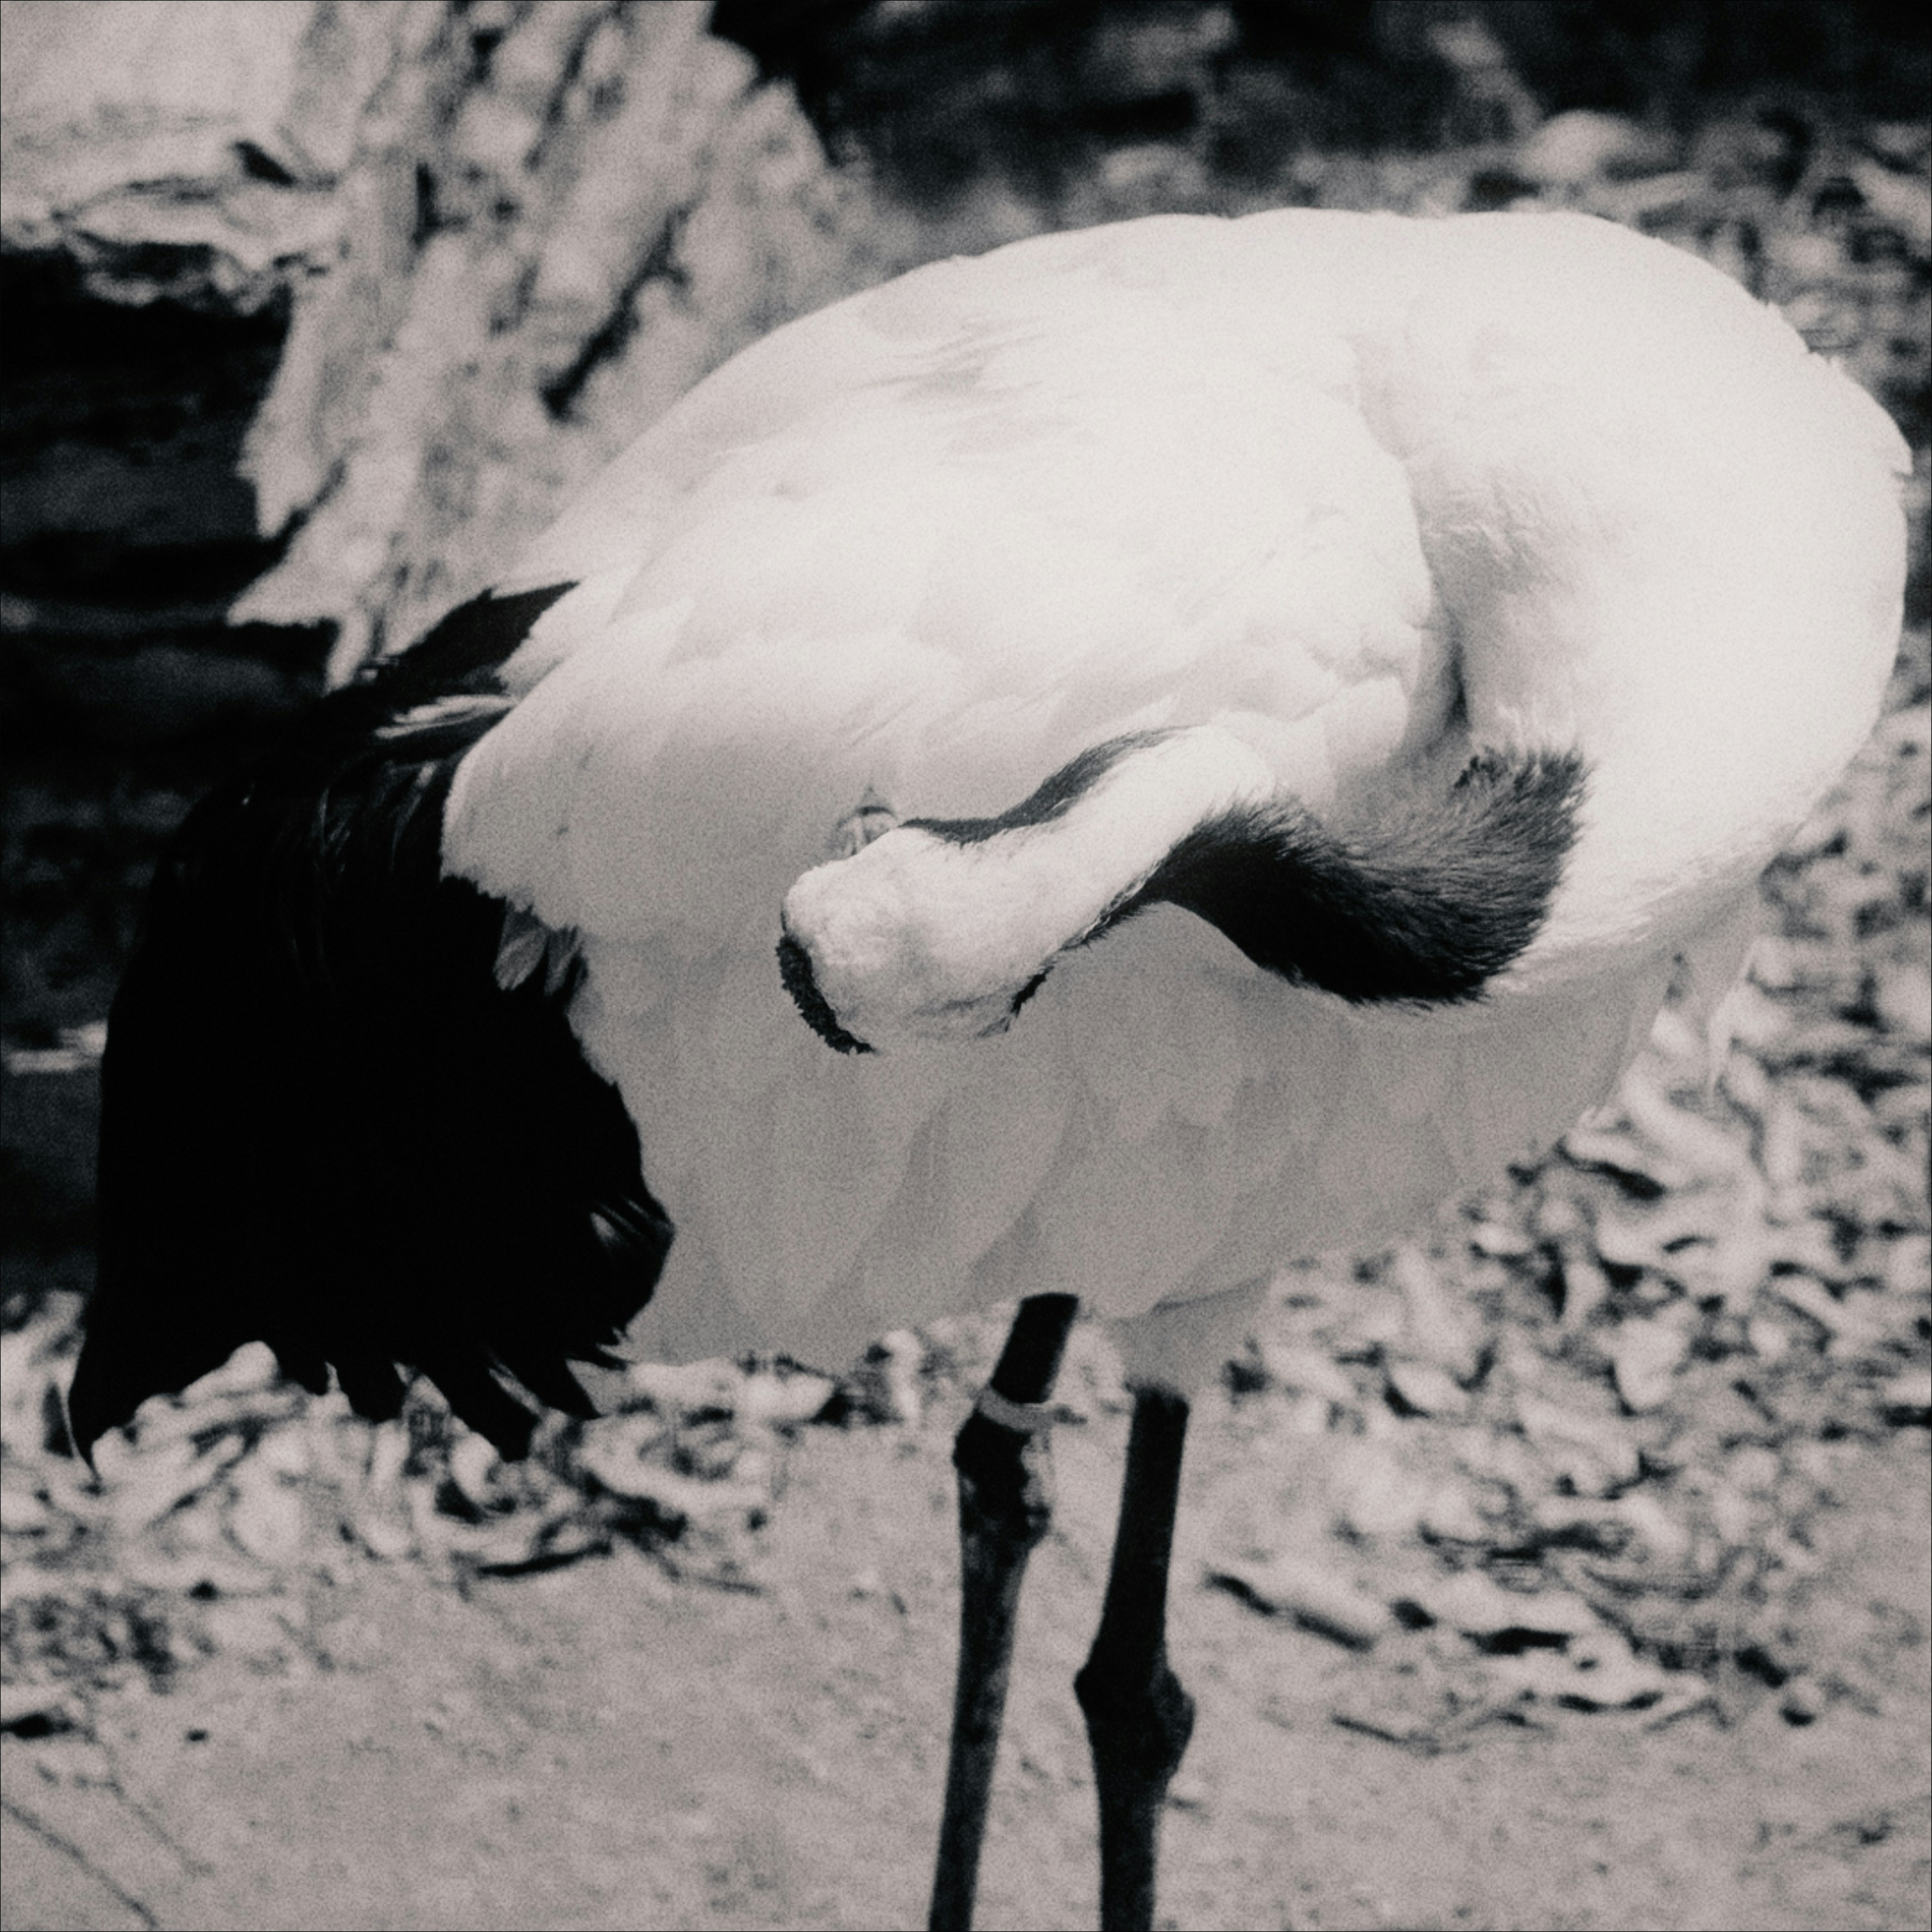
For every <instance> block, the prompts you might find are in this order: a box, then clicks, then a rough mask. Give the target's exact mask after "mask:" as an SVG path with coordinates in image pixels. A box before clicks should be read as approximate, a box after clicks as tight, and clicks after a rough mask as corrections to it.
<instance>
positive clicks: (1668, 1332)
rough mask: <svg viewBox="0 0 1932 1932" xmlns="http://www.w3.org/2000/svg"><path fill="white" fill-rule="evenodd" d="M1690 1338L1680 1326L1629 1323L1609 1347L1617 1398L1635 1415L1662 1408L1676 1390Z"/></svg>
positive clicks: (1670, 1323)
mask: <svg viewBox="0 0 1932 1932" xmlns="http://www.w3.org/2000/svg"><path fill="white" fill-rule="evenodd" d="M1689 1349H1690V1338H1689V1337H1688V1336H1687V1335H1686V1334H1685V1331H1684V1328H1683V1326H1682V1324H1681V1323H1679V1322H1667V1321H1655V1322H1643V1321H1626V1322H1623V1323H1622V1324H1621V1325H1619V1327H1618V1328H1617V1329H1616V1331H1615V1332H1614V1333H1613V1334H1612V1335H1611V1337H1610V1340H1609V1342H1608V1343H1607V1352H1608V1354H1609V1355H1610V1370H1611V1373H1612V1375H1613V1377H1614V1379H1615V1380H1616V1385H1617V1394H1619V1396H1620V1397H1622V1399H1623V1404H1624V1406H1625V1408H1626V1409H1628V1410H1629V1411H1630V1412H1631V1414H1632V1415H1643V1413H1644V1412H1646V1410H1649V1409H1660V1408H1661V1407H1662V1406H1663V1405H1664V1403H1666V1402H1667V1401H1668V1400H1670V1394H1671V1391H1672V1390H1673V1388H1675V1387H1676V1382H1677V1371H1678V1370H1679V1368H1681V1367H1682V1366H1683V1363H1684V1358H1685V1355H1687V1354H1688V1352H1689Z"/></svg>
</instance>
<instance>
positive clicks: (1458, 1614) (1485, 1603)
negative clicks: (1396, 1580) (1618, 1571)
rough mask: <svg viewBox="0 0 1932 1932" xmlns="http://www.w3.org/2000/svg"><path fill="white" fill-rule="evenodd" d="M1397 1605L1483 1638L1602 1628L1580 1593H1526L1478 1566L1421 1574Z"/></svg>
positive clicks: (1552, 1635) (1556, 1635)
mask: <svg viewBox="0 0 1932 1932" xmlns="http://www.w3.org/2000/svg"><path fill="white" fill-rule="evenodd" d="M1397 1606H1398V1608H1402V1607H1407V1608H1408V1609H1409V1610H1411V1611H1412V1612H1420V1613H1421V1614H1422V1615H1423V1616H1425V1617H1427V1619H1429V1621H1430V1622H1432V1623H1438V1624H1442V1625H1446V1626H1447V1627H1448V1628H1449V1629H1451V1630H1454V1631H1461V1632H1462V1634H1463V1635H1464V1636H1465V1637H1475V1638H1476V1639H1478V1640H1480V1641H1481V1642H1484V1643H1496V1641H1497V1640H1499V1639H1500V1638H1503V1637H1508V1636H1510V1635H1512V1634H1517V1635H1529V1636H1534V1637H1541V1638H1544V1639H1546V1640H1558V1639H1561V1640H1565V1641H1567V1640H1569V1639H1570V1638H1572V1637H1579V1636H1582V1635H1583V1634H1586V1633H1592V1632H1596V1631H1600V1630H1601V1628H1602V1625H1601V1624H1600V1623H1599V1622H1598V1617H1597V1613H1595V1611H1594V1610H1592V1609H1591V1608H1590V1607H1589V1604H1586V1603H1585V1602H1584V1601H1583V1598H1580V1597H1577V1596H1573V1595H1571V1594H1570V1593H1569V1592H1568V1591H1558V1590H1540V1591H1538V1592H1535V1594H1534V1595H1528V1594H1526V1593H1524V1592H1522V1591H1519V1590H1510V1589H1505V1588H1504V1587H1503V1586H1502V1584H1500V1583H1498V1582H1496V1580H1495V1579H1494V1578H1493V1577H1490V1576H1487V1575H1486V1574H1484V1572H1483V1571H1480V1570H1464V1571H1459V1572H1457V1574H1455V1575H1454V1576H1453V1577H1429V1578H1427V1579H1425V1580H1423V1581H1421V1582H1420V1583H1417V1584H1415V1585H1414V1586H1412V1587H1411V1588H1410V1589H1409V1590H1407V1591H1406V1592H1404V1593H1403V1595H1402V1596H1401V1597H1400V1598H1398V1599H1397Z"/></svg>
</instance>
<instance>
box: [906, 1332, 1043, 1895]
mask: <svg viewBox="0 0 1932 1932" xmlns="http://www.w3.org/2000/svg"><path fill="white" fill-rule="evenodd" d="M1078 1307H1079V1302H1078V1301H1076V1299H1075V1298H1074V1297H1073V1296H1072V1295H1033V1296H1030V1297H1029V1298H1028V1299H1027V1300H1026V1301H1023V1302H1022V1303H1021V1304H1020V1310H1019V1314H1018V1315H1017V1316H1016V1317H1015V1318H1014V1320H1013V1328H1012V1330H1011V1331H1010V1333H1009V1334H1008V1335H1007V1345H1006V1346H1005V1348H1004V1349H1002V1350H1001V1352H1000V1360H999V1364H998V1367H995V1370H993V1374H992V1379H991V1380H990V1381H989V1382H988V1383H987V1385H986V1391H984V1392H983V1393H982V1394H981V1396H980V1403H979V1406H977V1407H976V1408H975V1409H974V1411H973V1413H972V1414H971V1415H969V1416H968V1418H966V1420H965V1423H964V1424H962V1426H961V1427H960V1430H959V1436H958V1438H957V1439H956V1441H955V1442H954V1443H953V1468H954V1469H956V1470H957V1471H958V1472H959V1559H960V1592H959V1681H958V1683H957V1685H956V1688H955V1690H954V1693H953V1745H952V1750H951V1752H950V1756H949V1758H948V1760H947V1768H946V1809H945V1812H944V1815H943V1817H941V1821H940V1827H939V1861H938V1869H937V1870H935V1873H934V1876H933V1881H932V1917H931V1920H930V1923H931V1924H932V1927H933V1932H965V1928H966V1927H968V1926H970V1925H971V1924H972V1922H973V1894H974V1888H975V1887H976V1886H977V1884H978V1882H979V1877H980V1843H981V1841H982V1840H983V1838H985V1836H986V1805H987V1800H988V1799H989V1797H990V1796H991V1795H992V1788H993V1760H994V1759H995V1757H996V1756H997V1755H998V1752H999V1748H1000V1720H1001V1717H1002V1716H1003V1715H1004V1712H1005V1710H1006V1703H1007V1678H1008V1676H1009V1675H1010V1670H1011V1667H1012V1664H1013V1617H1014V1613H1015V1612H1016V1610H1017V1609H1018V1608H1019V1599H1020V1583H1021V1580H1022V1578H1023V1577H1025V1574H1026V1563H1027V1559H1028V1556H1031V1554H1032V1553H1033V1550H1034V1545H1035V1544H1037V1543H1038V1542H1039V1541H1040V1538H1042V1537H1043V1536H1044V1535H1046V1527H1047V1523H1048V1520H1049V1515H1050V1513H1051V1506H1050V1505H1049V1500H1048V1497H1047V1491H1046V1460H1047V1458H1046V1432H1045V1428H1044V1424H1043V1418H1042V1417H1041V1416H1040V1415H1036V1414H1030V1413H1029V1411H1030V1410H1031V1409H1034V1408H1036V1407H1037V1406H1038V1405H1042V1404H1044V1403H1045V1402H1046V1399H1047V1398H1048V1397H1049V1396H1050V1395H1051V1394H1052V1393H1053V1385H1054V1381H1055V1378H1056V1377H1057V1376H1058V1375H1059V1373H1060V1359H1061V1355H1063V1354H1064V1352H1065V1351H1066V1348H1067V1331H1068V1330H1069V1329H1070V1328H1072V1327H1073V1316H1074V1311H1075V1310H1076V1308H1078Z"/></svg>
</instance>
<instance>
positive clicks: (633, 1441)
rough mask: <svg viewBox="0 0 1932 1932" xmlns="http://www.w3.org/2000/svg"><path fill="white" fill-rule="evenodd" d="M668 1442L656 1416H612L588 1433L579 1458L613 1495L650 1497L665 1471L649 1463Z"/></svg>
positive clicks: (579, 1451)
mask: <svg viewBox="0 0 1932 1932" xmlns="http://www.w3.org/2000/svg"><path fill="white" fill-rule="evenodd" d="M666 1440H667V1430H666V1429H665V1427H664V1424H663V1423H662V1422H661V1421H659V1420H658V1418H657V1417H655V1416H653V1415H622V1416H608V1417H606V1418H604V1421H601V1422H595V1423H592V1424H590V1426H589V1427H588V1428H587V1429H586V1430H585V1431H584V1432H583V1442H582V1443H581V1444H580V1445H579V1447H578V1450H577V1457H578V1460H580V1462H581V1463H582V1464H583V1468H584V1469H586V1471H587V1472H589V1475H592V1476H593V1477H595V1479H596V1480H597V1481H598V1482H599V1483H601V1484H603V1486H604V1488H605V1489H607V1490H610V1492H611V1493H612V1494H613V1495H614V1496H647V1495H649V1494H651V1493H652V1485H653V1484H655V1482H656V1481H657V1478H658V1476H659V1475H660V1474H661V1473H662V1468H661V1463H650V1462H649V1461H648V1460H646V1459H647V1458H649V1457H650V1455H651V1454H652V1451H655V1450H656V1449H658V1448H659V1447H660V1445H662V1444H663V1443H664V1442H665V1441H666Z"/></svg>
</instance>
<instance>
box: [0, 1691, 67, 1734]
mask: <svg viewBox="0 0 1932 1932" xmlns="http://www.w3.org/2000/svg"><path fill="white" fill-rule="evenodd" d="M84 1715H85V1714H84V1712H83V1710H82V1709H81V1707H80V1704H79V1703H78V1702H77V1700H76V1699H75V1698H74V1696H73V1694H72V1693H71V1692H70V1691H68V1690H66V1689H65V1688H62V1686H60V1685H52V1684H13V1683H4V1684H0V1731H4V1732H5V1733H6V1734H7V1736H9V1737H13V1738H21V1739H28V1738H50V1737H58V1736H59V1735H60V1734H61V1733H62V1732H64V1731H72V1730H79V1729H80V1728H81V1727H82V1724H83V1718H84Z"/></svg>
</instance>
